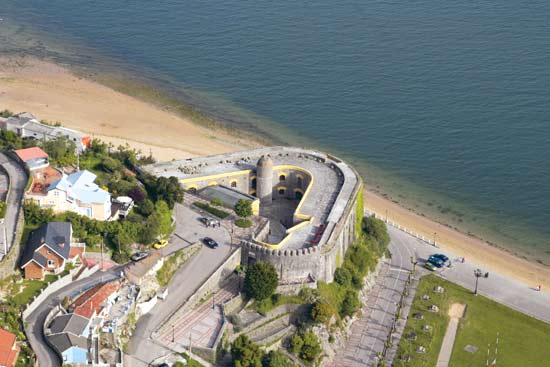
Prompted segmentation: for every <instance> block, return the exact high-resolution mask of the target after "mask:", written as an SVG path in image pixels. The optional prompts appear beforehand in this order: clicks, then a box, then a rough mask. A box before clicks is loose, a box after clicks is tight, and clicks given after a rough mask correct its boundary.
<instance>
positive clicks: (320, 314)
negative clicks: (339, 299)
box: [310, 302, 334, 324]
mask: <svg viewBox="0 0 550 367" xmlns="http://www.w3.org/2000/svg"><path fill="white" fill-rule="evenodd" d="M310 315H311V319H312V320H313V321H314V322H316V323H318V324H324V323H326V322H328V321H329V320H330V318H331V317H332V315H334V309H333V308H332V306H331V305H329V304H328V303H326V302H315V304H314V305H313V307H312V308H311V313H310Z"/></svg>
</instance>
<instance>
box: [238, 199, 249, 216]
mask: <svg viewBox="0 0 550 367" xmlns="http://www.w3.org/2000/svg"><path fill="white" fill-rule="evenodd" d="M234 209H235V213H236V214H237V215H238V216H239V217H243V218H248V217H250V216H251V215H252V201H250V200H245V199H239V200H238V201H237V204H235V208H234Z"/></svg>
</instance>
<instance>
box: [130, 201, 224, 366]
mask: <svg viewBox="0 0 550 367" xmlns="http://www.w3.org/2000/svg"><path fill="white" fill-rule="evenodd" d="M174 214H175V217H176V229H175V231H174V235H172V239H171V240H172V241H173V242H172V243H171V244H170V245H169V246H167V247H166V248H165V250H166V251H167V252H171V251H175V250H176V249H178V248H182V247H184V246H186V245H187V246H188V245H189V244H191V243H193V242H196V241H197V240H199V239H201V238H202V236H209V237H211V238H213V239H214V240H215V241H216V242H218V244H219V245H220V246H219V247H218V248H217V249H210V248H208V247H206V246H204V247H203V248H201V250H200V251H199V252H198V253H197V254H196V255H195V256H194V257H193V258H191V260H189V261H188V262H187V263H185V264H184V265H183V266H182V267H181V268H180V269H179V270H178V271H177V272H176V274H175V275H174V278H172V281H171V282H170V284H169V285H168V297H167V299H166V300H165V301H162V302H160V303H158V304H157V305H156V306H155V307H154V308H153V310H151V312H149V313H148V314H147V315H145V316H143V317H142V318H140V320H139V321H138V323H137V325H136V330H135V332H134V335H133V336H132V339H131V340H130V343H129V345H128V350H127V353H128V356H127V358H126V360H125V363H126V365H127V366H130V367H138V366H147V365H148V364H149V363H150V362H151V361H153V360H155V359H156V358H158V357H160V356H162V355H164V354H166V353H168V352H170V351H169V350H167V349H166V348H164V347H163V346H162V343H161V342H160V341H154V340H151V338H150V337H151V333H152V332H153V331H155V330H156V329H157V328H159V327H160V326H161V325H162V324H163V322H164V320H165V319H166V318H167V317H169V316H170V315H172V314H173V313H174V312H175V311H176V310H177V309H179V307H180V306H181V305H182V304H183V303H185V301H186V300H187V299H188V298H189V297H190V296H191V295H192V294H193V293H194V291H195V290H196V289H197V288H198V287H200V285H202V283H204V281H205V280H206V279H207V278H208V277H209V276H210V275H211V274H212V273H213V272H214V271H215V270H216V269H217V268H218V267H219V266H220V264H221V263H223V261H224V260H225V259H227V257H228V256H229V255H230V253H231V238H230V235H229V232H228V231H227V230H226V229H225V228H224V227H219V228H206V227H205V226H204V225H202V224H201V223H200V221H199V218H200V215H199V214H198V213H196V212H195V211H193V210H191V209H189V208H187V207H184V206H182V205H177V206H176V209H175V211H174Z"/></svg>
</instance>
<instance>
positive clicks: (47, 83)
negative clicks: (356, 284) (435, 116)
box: [0, 57, 550, 290]
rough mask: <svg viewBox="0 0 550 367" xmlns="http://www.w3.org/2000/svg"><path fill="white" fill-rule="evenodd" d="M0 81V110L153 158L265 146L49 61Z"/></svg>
mask: <svg viewBox="0 0 550 367" xmlns="http://www.w3.org/2000/svg"><path fill="white" fill-rule="evenodd" d="M0 81H1V82H2V83H1V84H0V109H4V108H7V109H10V110H12V111H14V112H23V111H27V112H31V113H33V114H34V115H35V116H36V117H37V118H38V119H45V120H48V121H60V122H62V124H63V125H64V126H66V127H69V128H73V129H76V130H80V131H82V132H85V133H88V134H90V135H92V136H93V137H95V138H100V139H101V140H104V141H106V142H110V143H113V144H114V145H120V144H122V145H124V144H129V145H130V146H131V147H133V148H136V149H139V150H141V151H142V153H144V154H149V153H151V154H152V155H153V156H154V157H155V159H157V160H159V161H163V160H172V159H182V158H189V157H192V156H197V155H211V154H218V153H225V152H230V151H236V150H243V149H248V148H253V147H259V146H261V145H269V144H266V143H268V142H267V141H265V140H264V139H262V138H259V137H256V136H254V135H252V133H250V132H243V131H242V130H237V129H235V128H234V127H233V126H231V125H228V126H225V125H224V124H223V122H218V121H215V120H214V119H212V118H211V117H209V116H208V115H206V114H204V113H202V112H201V111H198V110H197V109H196V108H195V107H192V106H185V105H184V104H180V105H181V107H179V106H180V105H177V104H176V102H177V101H176V99H175V98H172V99H171V100H170V98H171V97H169V96H168V94H166V95H163V94H162V93H159V92H155V91H154V88H153V87H151V88H146V87H142V88H144V89H143V90H141V91H140V90H137V91H136V90H134V92H135V93H132V92H131V91H128V90H125V86H124V84H123V81H122V80H115V79H112V80H111V83H108V82H106V83H101V77H94V76H93V75H92V76H89V77H88V76H84V75H83V73H82V74H79V73H78V72H74V71H71V70H69V69H67V68H65V67H62V66H59V65H56V64H53V63H51V62H46V61H41V60H36V59H33V58H21V57H14V58H10V57H0ZM112 83H115V84H116V83H118V84H119V87H118V88H117V87H116V85H113V84H112ZM109 84H111V85H109ZM132 87H134V88H137V87H138V86H137V84H136V85H132V82H129V84H128V86H127V89H131V88H132ZM186 114H190V115H186ZM208 121H211V123H208ZM151 122H154V123H155V124H154V126H152V124H151ZM205 125H206V126H205ZM376 191H377V190H374V189H372V188H370V189H369V188H366V189H365V208H366V209H367V210H369V211H371V212H374V213H376V214H377V216H378V217H381V218H385V217H386V215H387V219H388V220H390V221H394V222H397V223H399V224H400V225H401V226H403V227H406V228H409V229H410V230H412V231H414V232H416V233H419V234H421V235H423V236H424V237H427V238H433V236H434V233H437V235H436V237H437V240H436V241H437V242H438V243H440V246H441V249H442V250H448V251H451V252H453V253H455V254H456V255H457V256H464V257H466V259H467V261H474V262H476V263H478V264H479V265H480V266H484V267H485V266H486V267H487V268H489V269H491V270H492V271H496V272H498V273H501V274H503V275H506V276H509V277H511V278H513V279H516V280H518V281H520V282H522V283H525V284H526V285H528V286H535V285H537V284H541V285H543V290H548V289H549V288H550V267H546V266H543V265H541V264H538V263H535V262H531V261H528V260H525V259H523V258H521V257H520V256H519V255H515V254H512V253H511V252H510V251H509V250H507V249H505V248H501V247H498V246H496V245H494V244H490V243H488V242H486V241H484V240H482V239H479V238H476V237H474V236H471V235H468V234H465V233H462V232H460V231H459V230H456V229H455V228H452V227H450V226H447V225H445V224H443V223H439V222H437V219H435V220H433V219H429V218H427V217H425V216H423V215H422V214H418V213H416V212H415V211H414V210H410V209H407V208H405V207H404V206H402V205H400V204H399V203H395V202H394V201H393V200H391V198H385V197H383V196H382V195H381V194H380V193H378V192H376ZM386 213H387V214H386Z"/></svg>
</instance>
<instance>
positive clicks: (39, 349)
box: [25, 266, 123, 367]
mask: <svg viewBox="0 0 550 367" xmlns="http://www.w3.org/2000/svg"><path fill="white" fill-rule="evenodd" d="M122 268H123V267H122V266H117V267H114V268H111V269H110V270H109V271H107V272H101V271H98V272H95V273H94V274H92V275H91V276H89V277H87V278H84V279H81V280H79V281H76V282H73V283H70V284H69V285H68V286H66V287H64V288H62V289H60V290H58V291H57V292H54V293H52V294H51V295H50V296H49V297H48V298H47V299H46V300H45V301H44V302H42V304H40V305H39V306H38V307H37V308H36V310H34V312H33V313H31V314H30V315H29V317H28V318H27V320H26V323H27V326H26V327H25V330H26V333H27V336H28V339H29V342H30V343H31V347H32V349H33V351H34V352H35V353H36V358H37V361H38V363H39V365H40V366H43V367H53V366H61V360H60V359H59V357H58V356H57V354H56V353H55V352H54V351H53V349H51V348H50V347H49V346H48V344H46V340H45V337H44V333H43V326H44V321H45V320H46V316H47V315H48V312H50V310H51V309H52V308H53V307H55V306H56V305H58V304H59V303H60V302H61V301H62V300H63V298H65V297H66V296H70V295H72V294H74V293H77V292H78V291H80V290H83V289H87V288H89V287H91V286H93V285H95V284H98V283H101V282H106V281H109V280H112V279H116V278H118V277H119V276H120V272H121V271H122Z"/></svg>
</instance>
